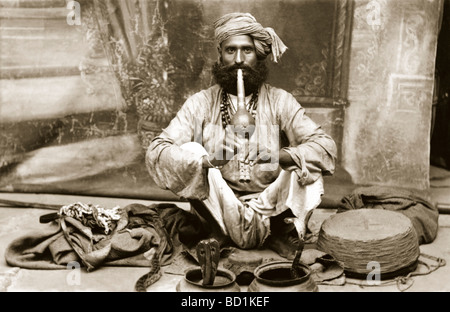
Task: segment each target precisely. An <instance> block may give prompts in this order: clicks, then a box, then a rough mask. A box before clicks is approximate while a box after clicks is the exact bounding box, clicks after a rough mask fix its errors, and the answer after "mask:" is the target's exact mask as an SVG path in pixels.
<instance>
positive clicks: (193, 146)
mask: <svg viewBox="0 0 450 312" xmlns="http://www.w3.org/2000/svg"><path fill="white" fill-rule="evenodd" d="M180 148H181V149H183V150H186V151H190V152H192V153H194V154H198V155H208V152H206V150H205V148H204V147H203V146H202V145H201V144H200V143H197V142H187V143H184V144H182V145H181V146H180Z"/></svg>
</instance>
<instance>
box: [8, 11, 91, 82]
mask: <svg viewBox="0 0 450 312" xmlns="http://www.w3.org/2000/svg"><path fill="white" fill-rule="evenodd" d="M67 13H68V10H67V9H65V8H62V9H61V8H28V7H27V8H0V38H1V41H0V69H1V78H2V79H17V78H27V77H28V78H30V77H38V76H61V75H62V76H66V75H74V74H76V72H77V68H78V66H79V63H80V61H81V60H82V59H83V57H84V56H85V55H86V54H87V52H88V44H87V42H86V41H85V34H84V33H83V29H82V28H81V27H80V26H76V25H73V26H71V25H68V24H67V21H66V15H67ZM30 52H31V53H30Z"/></svg>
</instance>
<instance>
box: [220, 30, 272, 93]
mask: <svg viewBox="0 0 450 312" xmlns="http://www.w3.org/2000/svg"><path fill="white" fill-rule="evenodd" d="M218 50H219V54H220V62H216V63H215V64H214V65H213V68H212V73H213V76H214V78H215V80H216V82H217V83H218V84H219V85H220V86H221V87H222V88H224V89H225V90H226V91H227V92H228V93H231V94H235V95H236V93H237V88H236V79H237V69H238V68H242V71H243V74H244V85H245V93H246V95H249V94H251V93H253V92H255V91H256V90H257V89H258V88H259V87H260V86H261V84H262V83H263V82H264V81H266V78H267V75H268V68H267V66H266V64H265V60H264V59H262V60H258V57H257V55H256V49H255V45H254V44H253V39H252V38H251V37H250V36H248V35H240V36H233V37H230V38H228V39H227V40H225V41H223V42H222V44H221V46H220V48H219V49H218Z"/></svg>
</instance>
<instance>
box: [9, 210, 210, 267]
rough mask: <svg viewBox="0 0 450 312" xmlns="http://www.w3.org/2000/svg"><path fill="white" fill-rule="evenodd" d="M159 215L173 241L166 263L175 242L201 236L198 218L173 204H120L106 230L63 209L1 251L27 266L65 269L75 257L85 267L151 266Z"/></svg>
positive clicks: (193, 240)
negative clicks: (118, 210) (118, 213)
mask: <svg viewBox="0 0 450 312" xmlns="http://www.w3.org/2000/svg"><path fill="white" fill-rule="evenodd" d="M156 218H160V220H162V222H163V224H164V228H165V232H166V233H167V235H168V236H169V239H170V241H171V244H169V245H168V246H167V247H166V248H165V250H164V255H163V258H162V263H161V265H164V264H169V263H170V262H171V259H172V258H173V256H174V254H175V253H176V251H177V248H181V246H182V245H183V244H184V245H191V246H192V245H193V244H195V243H196V242H198V241H199V240H200V239H202V238H203V237H205V235H206V234H205V232H203V228H202V226H201V223H200V220H199V219H198V217H196V216H195V215H193V214H191V213H189V212H186V211H184V210H182V209H181V208H179V207H177V206H176V205H174V204H154V205H150V206H145V205H141V204H130V205H128V206H126V207H124V208H123V209H120V218H119V219H118V220H117V221H116V223H115V224H114V227H113V229H112V230H111V231H109V232H108V234H105V231H104V229H102V228H99V227H98V226H92V225H90V224H87V225H86V224H83V220H79V219H77V218H75V217H70V216H67V215H61V216H60V217H59V218H58V219H56V220H55V221H52V222H51V223H49V224H45V225H43V228H42V230H38V231H35V232H32V233H28V234H26V235H25V236H22V237H19V238H17V239H15V240H14V241H12V242H11V243H10V244H9V245H8V247H7V248H6V251H5V260H6V262H7V263H8V265H10V266H15V267H21V268H27V269H65V268H66V267H67V265H68V264H69V263H73V262H74V261H76V262H78V263H79V264H80V265H81V266H85V267H86V269H87V270H88V271H92V270H95V269H97V268H99V267H100V266H103V265H119V266H143V267H149V266H151V260H152V258H151V255H152V254H153V252H152V250H153V251H154V249H155V248H158V247H159V245H160V242H161V239H162V238H161V235H160V234H159V231H157V229H156V228H155V219H156Z"/></svg>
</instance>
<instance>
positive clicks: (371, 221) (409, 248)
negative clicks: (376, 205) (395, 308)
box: [317, 209, 420, 279]
mask: <svg viewBox="0 0 450 312" xmlns="http://www.w3.org/2000/svg"><path fill="white" fill-rule="evenodd" d="M317 248H318V249H319V250H322V251H324V252H326V253H328V254H330V255H332V256H333V257H334V258H335V259H336V260H338V261H340V262H341V263H342V265H343V266H344V271H345V272H346V275H347V276H348V277H354V278H366V277H367V275H368V274H369V273H371V272H372V273H373V272H374V271H373V270H374V268H377V269H379V273H380V277H381V278H382V279H387V278H392V277H395V276H398V275H403V274H406V273H407V272H411V271H413V270H415V268H416V266H417V262H418V258H419V255H420V249H419V242H418V238H417V234H416V232H415V230H414V228H413V225H412V222H411V220H410V219H409V218H408V217H406V216H405V215H403V214H401V213H399V212H395V211H389V210H383V209H357V210H350V211H346V212H342V213H337V214H335V215H332V216H331V217H329V218H328V219H326V220H325V221H324V222H323V223H322V226H321V229H320V232H319V237H318V240H317Z"/></svg>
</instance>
